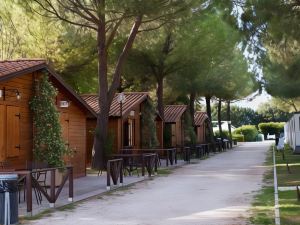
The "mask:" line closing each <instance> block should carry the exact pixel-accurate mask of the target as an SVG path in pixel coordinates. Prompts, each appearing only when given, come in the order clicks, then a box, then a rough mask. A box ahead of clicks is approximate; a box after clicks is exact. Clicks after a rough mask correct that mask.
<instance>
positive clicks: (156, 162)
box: [154, 155, 159, 175]
mask: <svg viewBox="0 0 300 225" xmlns="http://www.w3.org/2000/svg"><path fill="white" fill-rule="evenodd" d="M158 161H159V158H158V155H156V156H155V166H154V171H155V175H157V167H158Z"/></svg>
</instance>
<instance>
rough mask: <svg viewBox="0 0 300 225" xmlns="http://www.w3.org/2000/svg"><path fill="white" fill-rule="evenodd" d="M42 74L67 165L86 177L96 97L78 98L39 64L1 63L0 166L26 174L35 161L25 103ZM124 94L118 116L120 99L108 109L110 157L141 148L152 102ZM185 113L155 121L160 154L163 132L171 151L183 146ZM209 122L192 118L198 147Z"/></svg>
mask: <svg viewBox="0 0 300 225" xmlns="http://www.w3.org/2000/svg"><path fill="white" fill-rule="evenodd" d="M42 74H47V75H48V76H49V80H50V81H51V83H52V84H53V86H54V87H55V88H56V89H57V91H58V94H57V96H56V98H55V103H56V106H57V110H58V112H59V114H60V122H61V126H62V135H63V138H64V141H65V142H66V144H67V145H68V146H69V147H70V148H71V149H73V150H74V154H73V156H72V157H69V158H67V159H66V160H67V161H68V163H70V164H72V166H73V167H74V177H82V176H85V175H86V168H87V165H89V164H90V160H91V154H92V148H93V136H94V131H95V126H96V118H97V113H98V112H99V106H98V96H97V95H83V96H79V95H78V94H77V93H75V91H73V90H72V88H70V87H69V86H68V85H67V84H66V83H65V82H64V81H63V79H62V78H61V77H60V76H59V75H57V74H56V73H55V72H54V71H53V70H52V69H51V68H50V67H49V66H48V65H47V63H46V61H45V60H41V59H32V60H28V59H22V60H10V61H0V162H5V161H6V162H9V163H10V164H11V166H12V167H14V168H15V169H25V167H26V162H27V161H31V160H32V158H33V152H32V149H33V136H34V128H33V121H32V116H31V112H30V109H29V101H30V99H31V98H32V97H33V96H34V92H35V87H36V85H38V84H39V79H40V77H41V76H42ZM124 94H125V98H126V101H125V102H124V103H123V104H122V113H121V110H120V103H119V102H118V99H117V97H118V94H116V96H115V98H114V100H113V102H112V106H111V109H110V115H109V116H110V117H109V130H110V132H113V133H114V141H113V143H114V146H113V151H114V152H117V151H118V150H119V149H122V148H124V147H131V148H136V149H138V148H141V138H143V137H142V135H141V117H142V116H143V115H142V108H143V106H144V104H145V103H146V101H151V100H150V97H149V94H148V93H145V92H132V93H124ZM185 113H187V106H185V105H170V106H166V107H165V120H164V121H163V120H162V119H161V117H160V116H159V115H158V114H157V115H156V119H155V122H156V131H157V139H158V141H159V146H158V147H159V148H163V147H164V143H163V139H164V138H163V129H164V127H168V126H169V127H170V130H171V136H172V140H171V145H172V146H182V145H183V144H184V129H183V116H184V114H185ZM207 120H208V117H207V115H206V113H204V112H196V114H195V120H194V123H195V131H196V133H197V142H198V143H203V142H205V141H206V133H205V132H206V129H205V127H206V126H207V125H206V124H207V123H206V121H207ZM0 169H1V168H0Z"/></svg>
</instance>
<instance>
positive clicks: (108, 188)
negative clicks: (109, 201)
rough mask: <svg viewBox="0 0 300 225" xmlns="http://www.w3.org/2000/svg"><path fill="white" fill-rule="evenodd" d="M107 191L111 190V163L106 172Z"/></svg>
mask: <svg viewBox="0 0 300 225" xmlns="http://www.w3.org/2000/svg"><path fill="white" fill-rule="evenodd" d="M106 174H107V176H106V179H107V180H106V189H107V190H110V162H109V161H108V162H107V172H106Z"/></svg>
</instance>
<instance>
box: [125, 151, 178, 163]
mask: <svg viewBox="0 0 300 225" xmlns="http://www.w3.org/2000/svg"><path fill="white" fill-rule="evenodd" d="M120 151H121V153H125V154H130V153H133V152H135V153H141V154H143V153H157V154H158V156H159V157H160V158H164V159H166V166H169V164H171V165H173V164H177V150H176V148H165V149H158V148H155V149H151V148H150V149H144V148H143V149H121V150H120ZM162 153H163V154H162Z"/></svg>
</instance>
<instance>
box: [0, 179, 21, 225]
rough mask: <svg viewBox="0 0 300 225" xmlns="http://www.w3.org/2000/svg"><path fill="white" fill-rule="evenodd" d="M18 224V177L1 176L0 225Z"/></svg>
mask: <svg viewBox="0 0 300 225" xmlns="http://www.w3.org/2000/svg"><path fill="white" fill-rule="evenodd" d="M18 222H19V219H18V175H17V174H0V224H4V225H10V224H17V223H18Z"/></svg>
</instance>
